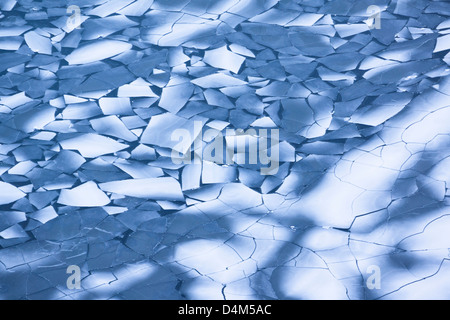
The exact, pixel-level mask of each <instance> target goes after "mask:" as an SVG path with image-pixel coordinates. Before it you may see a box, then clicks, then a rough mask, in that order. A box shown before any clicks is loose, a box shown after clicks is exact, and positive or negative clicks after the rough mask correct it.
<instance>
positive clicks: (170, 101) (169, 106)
mask: <svg viewBox="0 0 450 320" xmlns="http://www.w3.org/2000/svg"><path fill="white" fill-rule="evenodd" d="M193 92H194V86H193V85H192V84H190V83H183V84H180V85H175V86H169V87H165V88H164V89H163V91H162V94H161V100H160V102H159V106H160V107H161V108H164V109H166V110H167V111H170V112H171V113H173V114H175V113H177V112H178V111H180V109H181V108H183V107H184V106H185V104H186V103H187V102H188V100H189V98H190V97H191V96H192V93H193Z"/></svg>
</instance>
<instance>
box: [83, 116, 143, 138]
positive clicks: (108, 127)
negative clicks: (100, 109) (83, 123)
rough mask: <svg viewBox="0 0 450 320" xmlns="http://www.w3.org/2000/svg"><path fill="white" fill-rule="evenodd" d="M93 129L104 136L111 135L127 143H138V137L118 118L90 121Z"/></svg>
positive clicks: (109, 117)
mask: <svg viewBox="0 0 450 320" xmlns="http://www.w3.org/2000/svg"><path fill="white" fill-rule="evenodd" d="M90 123H91V125H92V128H93V129H94V130H95V131H97V132H98V133H100V134H102V135H109V136H113V137H116V138H120V139H123V140H125V141H136V140H137V137H136V136H135V135H134V134H133V133H132V132H131V131H130V130H128V128H127V127H126V126H125V125H124V124H123V122H122V121H120V119H119V118H118V117H116V116H108V117H103V118H97V119H93V120H90Z"/></svg>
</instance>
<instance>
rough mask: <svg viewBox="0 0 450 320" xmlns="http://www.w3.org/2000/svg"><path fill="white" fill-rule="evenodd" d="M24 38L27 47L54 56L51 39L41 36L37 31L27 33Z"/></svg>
mask: <svg viewBox="0 0 450 320" xmlns="http://www.w3.org/2000/svg"><path fill="white" fill-rule="evenodd" d="M24 38H25V42H26V43H27V45H28V46H29V47H30V49H31V50H33V51H34V52H37V53H42V54H52V43H51V41H50V39H49V38H47V37H44V36H42V35H40V34H39V33H37V32H36V31H30V32H27V33H26V34H25V36H24Z"/></svg>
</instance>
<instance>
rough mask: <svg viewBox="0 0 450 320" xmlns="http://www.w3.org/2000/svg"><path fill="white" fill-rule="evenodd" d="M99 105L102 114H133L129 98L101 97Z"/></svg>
mask: <svg viewBox="0 0 450 320" xmlns="http://www.w3.org/2000/svg"><path fill="white" fill-rule="evenodd" d="M119 90H120V89H119ZM99 105H100V108H101V109H102V111H103V114H104V115H130V114H133V113H132V110H131V104H130V99H129V98H101V99H100V100H99Z"/></svg>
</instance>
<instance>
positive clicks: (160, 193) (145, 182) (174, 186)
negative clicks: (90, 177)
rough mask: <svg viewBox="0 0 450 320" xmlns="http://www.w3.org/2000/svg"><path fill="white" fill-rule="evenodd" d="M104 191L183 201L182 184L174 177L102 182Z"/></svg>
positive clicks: (145, 197) (137, 196) (138, 196)
mask: <svg viewBox="0 0 450 320" xmlns="http://www.w3.org/2000/svg"><path fill="white" fill-rule="evenodd" d="M100 188H101V189H102V190H103V191H106V192H111V193H115V194H119V195H125V196H130V197H136V198H144V199H153V200H170V201H183V200H184V196H183V193H182V192H181V187H180V184H179V183H178V181H177V180H175V179H174V178H150V179H134V180H122V181H112V182H106V183H102V184H100Z"/></svg>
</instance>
